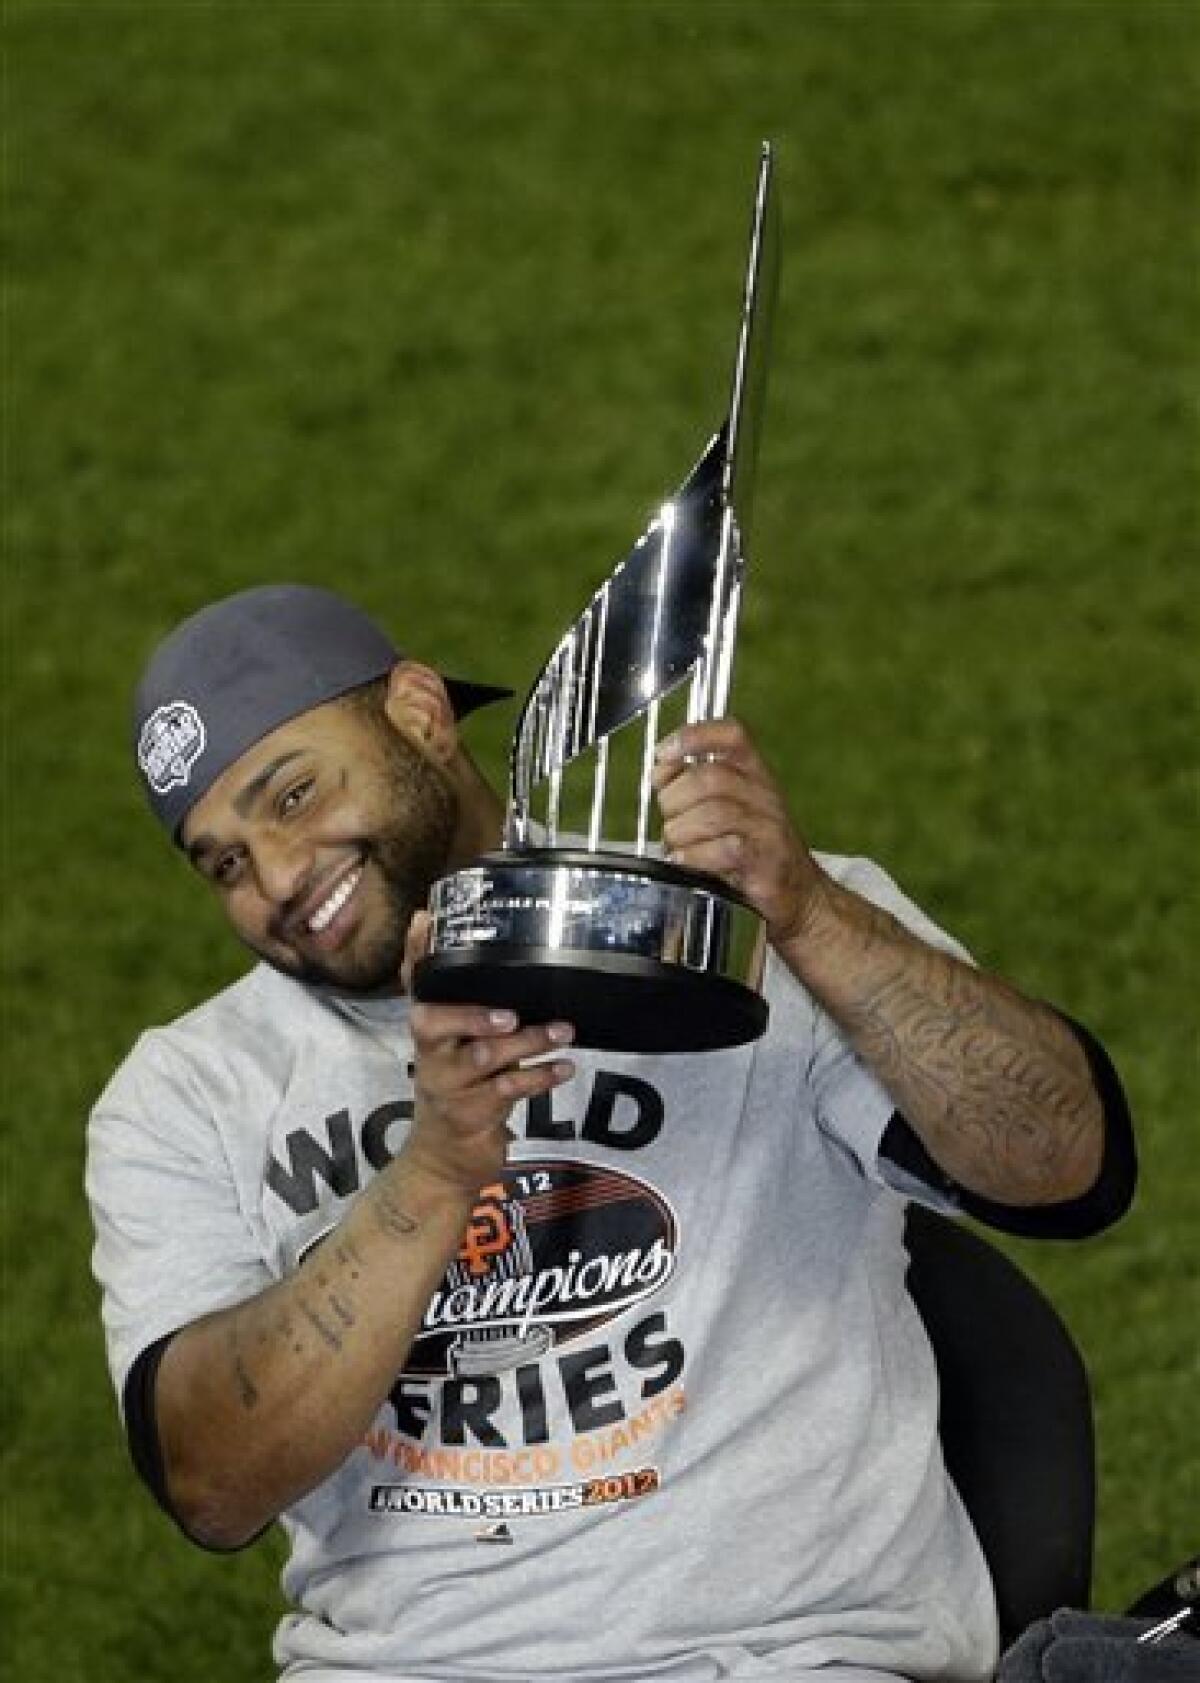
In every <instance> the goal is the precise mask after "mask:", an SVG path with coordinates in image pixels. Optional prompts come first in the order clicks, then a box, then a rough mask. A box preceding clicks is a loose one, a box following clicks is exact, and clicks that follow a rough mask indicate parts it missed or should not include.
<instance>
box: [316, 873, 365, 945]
mask: <svg viewBox="0 0 1200 1683" xmlns="http://www.w3.org/2000/svg"><path fill="white" fill-rule="evenodd" d="M361 876H362V866H361V865H360V866H359V867H358V869H357V870H354V871H351V873H350V875H349V876H348V877H343V878H342V880H341V882H339V883H338V885H337V887H336V888H335V889H334V891H333V893H332V894H331V895H330V896H329V898H328V900H323V901H322V902H321V904H320V905H319V906H318V907H317V909H316V911H315V912H314V913H313V915H312V916H311V917H310V918H309V920H308V924H307V928H308V929H310V930H311V931H312V933H313V934H314V935H319V934H320V933H321V931H322V929H328V927H329V925H330V924H331V923H332V922H333V920H334V918H335V917H336V916H337V915H338V913H339V912H340V911H341V909H342V907H343V906H344V905H345V904H346V901H347V900H348V899H349V898H350V896H351V895H352V894H353V893H354V890H355V889H356V888H357V887H358V879H359V877H361Z"/></svg>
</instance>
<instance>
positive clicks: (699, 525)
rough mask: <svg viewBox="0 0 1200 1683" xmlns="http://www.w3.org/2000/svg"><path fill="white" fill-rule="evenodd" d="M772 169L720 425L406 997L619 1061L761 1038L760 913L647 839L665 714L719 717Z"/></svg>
mask: <svg viewBox="0 0 1200 1683" xmlns="http://www.w3.org/2000/svg"><path fill="white" fill-rule="evenodd" d="M772 167H773V160H772V154H771V148H770V146H769V145H764V147H763V150H762V159H761V163H760V166H759V171H758V180H757V184H756V191H755V200H754V217H753V224H752V228H751V235H750V256H749V262H748V266H747V273H746V284H745V292H744V296H743V303H742V316H741V324H740V331H739V334H738V342H737V354H736V358H735V361H734V371H733V390H732V396H731V398H730V404H729V414H728V418H727V420H726V422H725V425H724V426H723V427H722V428H721V430H720V431H719V432H718V433H717V435H716V437H715V438H714V439H713V440H712V442H711V444H710V445H709V446H708V448H707V449H706V450H705V452H704V454H703V456H702V457H701V458H700V460H699V462H698V463H697V464H696V466H695V468H694V469H693V470H692V473H691V474H690V476H689V477H688V479H687V481H686V482H685V483H684V484H683V485H682V486H681V487H680V489H679V490H678V491H676V493H675V494H674V496H672V497H671V498H670V499H669V500H668V501H667V502H665V503H664V504H663V505H662V507H661V508H660V510H659V512H658V515H657V517H656V518H655V519H654V520H653V521H652V522H651V524H650V525H649V527H648V528H647V529H646V531H645V533H644V534H643V535H642V537H640V538H639V539H638V541H637V543H636V544H635V545H634V547H633V549H632V550H631V551H630V553H629V554H628V555H627V556H626V557H625V559H624V560H623V561H622V562H621V563H620V564H619V565H618V566H617V567H616V568H615V570H614V571H613V572H612V573H611V574H610V576H609V577H608V578H607V579H606V580H605V582H604V583H603V584H602V585H601V587H600V589H599V590H598V591H597V592H596V594H595V595H594V596H593V597H592V600H591V601H590V602H589V603H588V605H587V607H586V608H585V609H584V611H583V613H582V614H581V615H580V617H579V618H578V619H577V620H576V621H575V623H574V625H572V626H571V627H570V629H569V630H568V631H567V633H566V634H565V636H563V637H562V638H561V640H560V641H559V644H558V646H557V648H556V649H555V650H554V652H553V654H552V655H551V656H550V659H549V660H548V661H547V662H546V665H545V666H544V667H543V669H542V671H541V674H540V675H539V677H538V679H537V681H536V682H535V683H534V685H533V688H532V689H531V690H530V692H529V695H528V698H527V699H526V701H525V704H524V707H523V709H522V711H521V716H520V720H519V722H518V725H517V732H516V735H515V737H514V739H513V745H512V759H511V775H510V782H509V800H508V810H507V817H506V821H505V832H504V848H503V851H500V852H496V853H489V854H485V855H484V856H483V857H482V858H481V859H480V860H478V862H477V863H476V864H474V865H472V866H469V867H468V868H467V869H465V870H461V871H456V872H454V874H453V875H451V876H447V877H443V878H442V879H441V880H440V881H439V882H437V883H435V884H434V888H433V894H432V897H431V901H430V908H431V910H432V913H433V928H432V932H431V936H430V945H429V955H428V957H426V958H424V959H422V961H421V962H420V963H419V964H418V966H417V968H416V973H415V977H414V991H415V993H416V996H417V998H419V999H423V1000H438V1001H453V1002H464V1003H465V1002H470V1003H474V1004H480V1005H489V1006H506V1007H509V1008H510V1009H512V1010H513V1011H515V1012H517V1013H518V1015H519V1016H520V1018H521V1020H522V1021H523V1022H531V1023H533V1022H548V1021H551V1020H552V1019H556V1018H560V1019H565V1020H566V1021H568V1022H571V1023H573V1024H574V1025H575V1030H576V1042H577V1044H579V1045H581V1046H593V1047H599V1048H605V1049H609V1050H615V1051H624V1052H696V1051H707V1050H711V1049H713V1048H716V1047H724V1046H737V1045H741V1044H742V1043H743V1042H745V1041H748V1040H754V1039H756V1038H757V1036H759V1035H760V1034H761V1033H762V1032H763V1030H764V1028H765V1027H766V1023H767V1006H766V1002H765V1001H764V999H763V998H762V996H761V994H760V992H759V991H758V987H759V982H760V980H761V974H762V967H763V960H764V956H765V950H766V931H765V926H764V923H763V920H762V918H761V916H760V915H759V914H758V912H757V911H755V910H754V908H753V907H752V906H751V905H749V904H748V903H747V902H746V901H745V900H743V899H742V898H741V897H740V896H739V895H738V894H736V893H735V892H734V891H733V890H732V889H730V888H729V887H727V886H726V885H725V884H724V883H723V882H721V881H720V880H719V879H717V878H715V877H711V876H707V875H703V874H701V873H698V872H695V871H688V870H682V869H680V868H678V867H676V866H674V865H672V864H670V863H668V862H666V861H665V860H663V859H662V858H661V857H658V854H659V853H660V851H661V850H660V849H659V848H658V847H657V845H656V844H655V842H654V840H653V838H652V836H651V833H650V831H651V809H652V786H651V770H652V767H653V763H654V751H655V748H656V746H657V744H658V741H659V732H660V729H661V728H662V719H661V718H660V710H661V709H662V708H663V705H664V703H665V702H667V701H668V700H670V701H672V702H675V703H676V704H678V705H679V706H680V707H681V708H682V705H683V704H686V715H685V716H686V718H687V719H688V720H689V721H696V720H707V719H717V718H720V717H721V716H722V715H723V714H724V711H725V707H726V701H727V698H728V694H729V685H730V676H731V670H732V663H733V646H734V637H735V633H736V630H737V619H738V606H739V602H740V599H741V593H742V579H743V575H744V572H745V566H746V561H745V552H744V545H745V543H746V539H747V521H748V518H749V511H750V497H751V490H752V479H753V470H754V459H755V453H756V445H757V435H758V427H759V419H760V416H761V411H762V400H763V394H764V388H765V381H766V368H767V344H768V338H769V333H770V319H771V313H772V306H773V303H774V296H775V291H776V285H777V277H778V267H779V234H778V215H777V212H776V209H775V201H774V195H773V192H772V182H771V176H772ZM639 719H640V721H641V730H642V744H641V754H640V770H639V772H638V773H637V774H636V777H635V781H636V783H637V794H636V809H635V814H634V820H633V823H632V824H631V826H630V827H631V828H633V829H634V830H635V832H636V833H635V834H634V836H633V837H632V838H629V839H626V840H621V841H616V840H613V839H612V838H611V837H609V836H607V835H606V834H605V807H606V796H608V795H609V794H610V788H609V785H610V760H609V750H610V745H611V744H612V741H613V738H614V734H615V733H617V732H619V731H621V729H622V727H624V726H627V725H631V724H633V723H634V721H637V720H639ZM581 756H587V761H586V763H587V765H588V766H589V767H590V771H591V786H590V791H589V798H588V800H587V801H586V802H585V807H586V809H587V811H586V813H585V818H584V823H585V825H586V830H584V828H583V826H580V828H579V831H578V833H577V834H568V833H567V832H566V830H565V829H564V827H563V825H562V823H561V806H562V802H561V793H562V779H563V773H564V770H565V769H566V768H567V767H568V766H570V765H572V762H576V761H579V760H580V758H581ZM535 790H537V791H540V792H541V799H542V803H543V806H544V814H543V816H541V817H540V818H535V816H534V813H533V810H532V807H533V798H534V792H535Z"/></svg>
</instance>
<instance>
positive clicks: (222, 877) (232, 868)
mask: <svg viewBox="0 0 1200 1683" xmlns="http://www.w3.org/2000/svg"><path fill="white" fill-rule="evenodd" d="M241 868H242V856H241V854H240V853H222V854H219V855H218V856H217V858H216V859H215V860H214V861H213V865H212V870H211V872H210V873H209V874H210V875H211V877H212V880H213V881H214V882H215V883H219V884H220V886H221V887H222V888H230V887H232V885H233V884H234V883H235V882H236V881H237V879H238V876H239V874H240V872H241Z"/></svg>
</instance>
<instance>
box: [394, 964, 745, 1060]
mask: <svg viewBox="0 0 1200 1683" xmlns="http://www.w3.org/2000/svg"><path fill="white" fill-rule="evenodd" d="M413 981H414V986H413V992H414V993H415V994H416V997H417V998H418V999H424V1000H436V1001H437V1002H438V1003H441V1004H459V1005H494V1006H503V1007H506V1008H507V1009H508V1010H510V1011H515V1012H516V1013H517V1016H518V1017H519V1018H520V1019H521V1021H522V1022H523V1023H549V1022H556V1021H561V1022H567V1023H572V1024H573V1025H574V1027H575V1044H576V1045H577V1046H588V1047H593V1048H595V1050H597V1051H601V1052H712V1051H716V1050H718V1049H719V1048H721V1047H724V1046H743V1045H745V1043H746V1042H747V1041H748V1040H757V1039H758V1037H759V1036H760V1035H761V1034H762V1033H763V1031H764V1029H765V1028H766V1026H767V1002H766V1000H765V999H763V997H762V995H761V994H757V993H755V992H754V991H753V989H751V988H747V987H743V986H742V984H741V983H740V982H733V981H730V980H729V979H728V978H727V977H723V976H703V975H697V974H696V973H695V972H688V971H686V970H679V969H677V968H675V967H674V966H671V965H664V964H658V963H656V962H655V961H654V960H653V959H646V958H617V957H613V956H610V955H608V954H602V955H596V954H593V955H592V956H591V958H590V959H589V961H588V965H587V968H586V969H581V968H580V967H579V962H578V960H577V959H573V958H572V957H571V956H570V955H569V954H564V953H559V952H554V951H552V950H551V949H549V948H547V947H540V948H539V947H510V948H508V949H507V950H505V949H504V948H495V947H491V948H487V947H485V948H484V949H483V950H482V951H459V952H446V953H435V954H434V955H433V957H432V958H426V959H422V960H421V962H420V963H419V964H418V966H417V969H416V974H415V976H414V978H413Z"/></svg>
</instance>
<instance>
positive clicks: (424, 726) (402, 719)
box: [384, 660, 458, 766]
mask: <svg viewBox="0 0 1200 1683" xmlns="http://www.w3.org/2000/svg"><path fill="white" fill-rule="evenodd" d="M384 711H385V713H386V714H387V716H388V719H389V720H390V721H391V723H392V725H393V726H394V727H395V729H396V730H398V731H399V732H400V734H401V735H402V736H406V737H407V738H408V740H409V741H410V742H411V743H412V744H413V745H414V747H417V748H419V749H420V750H421V752H422V753H423V754H425V755H427V756H428V757H429V758H430V759H431V760H434V761H436V763H437V764H438V765H441V766H448V765H449V764H450V762H451V761H452V760H453V758H454V756H455V754H456V753H457V751H458V725H457V722H456V720H455V717H454V708H453V707H452V706H451V704H450V697H449V696H448V695H447V694H446V686H445V684H444V683H443V682H442V680H441V678H440V677H439V675H438V674H437V673H436V672H435V671H434V670H433V668H432V667H431V666H422V664H421V662H420V661H419V660H402V661H399V662H398V663H397V665H395V666H393V667H392V670H391V672H390V673H389V674H388V687H387V699H386V701H385V702H384Z"/></svg>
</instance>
